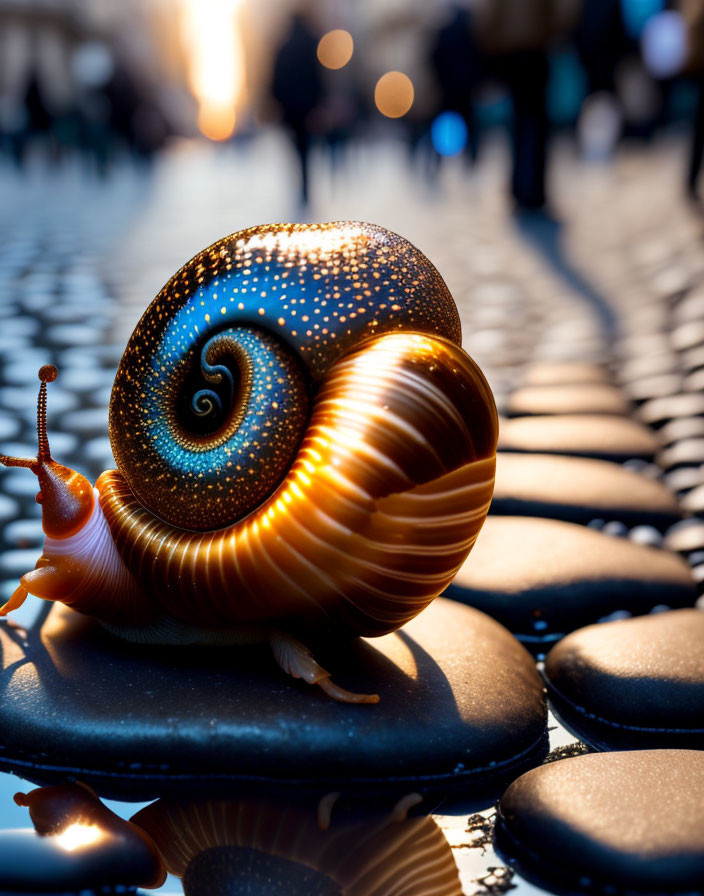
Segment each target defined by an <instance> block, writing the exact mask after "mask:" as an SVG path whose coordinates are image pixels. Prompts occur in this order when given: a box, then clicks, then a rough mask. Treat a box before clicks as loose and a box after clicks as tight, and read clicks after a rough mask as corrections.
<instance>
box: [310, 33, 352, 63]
mask: <svg viewBox="0 0 704 896" xmlns="http://www.w3.org/2000/svg"><path fill="white" fill-rule="evenodd" d="M353 52H354V41H353V40H352V35H351V34H350V33H349V31H345V30H344V29H342V28H336V29H335V30H334V31H328V33H327V34H324V35H323V36H322V37H321V38H320V41H319V43H318V60H319V62H320V63H321V65H324V66H325V68H333V69H337V68H343V67H344V66H345V65H347V63H348V62H349V61H350V59H351V58H352V53H353Z"/></svg>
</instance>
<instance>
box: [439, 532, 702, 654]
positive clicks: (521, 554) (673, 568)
mask: <svg viewBox="0 0 704 896" xmlns="http://www.w3.org/2000/svg"><path fill="white" fill-rule="evenodd" d="M445 594H446V595H447V596H448V597H451V598H453V599H455V600H458V601H462V602H463V603H466V604H469V605H470V606H474V607H477V608H478V609H480V610H483V611H484V612H485V613H490V614H491V615H492V616H494V618H496V619H498V620H499V621H500V622H501V623H502V624H503V625H505V626H506V627H507V628H509V629H510V630H511V631H512V632H514V633H515V634H516V635H517V636H518V637H519V638H520V639H521V640H523V641H524V642H525V643H526V644H535V645H542V644H544V643H549V642H550V640H554V639H556V638H557V637H559V636H561V635H562V634H564V633H566V632H570V631H573V630H574V629H576V628H579V627H580V626H582V625H585V624H587V623H591V622H596V621H597V620H598V619H600V618H601V617H602V616H606V615H608V614H610V613H613V612H615V611H619V610H626V611H628V612H629V613H647V612H649V611H650V610H651V609H652V608H653V607H656V606H661V605H667V606H672V607H679V606H691V605H692V604H693V603H694V601H695V600H696V587H695V583H694V579H693V578H692V574H691V572H690V569H689V566H688V565H687V564H686V563H685V562H684V561H683V560H682V559H681V558H680V557H678V556H677V555H676V554H674V553H670V552H667V551H662V550H660V549H655V548H649V547H644V546H642V545H638V544H634V543H632V542H630V541H627V540H625V539H621V538H613V537H610V536H609V535H605V534H603V533H601V532H597V531H594V530H592V529H589V528H586V527H583V526H578V525H574V524H572V523H564V522H560V521H556V520H547V519H537V518H533V517H499V516H494V517H492V516H490V517H489V519H487V521H486V523H485V524H484V528H483V530H482V534H481V537H480V538H479V539H478V540H477V543H476V545H475V547H474V549H473V551H472V553H471V554H470V557H469V559H468V560H467V561H466V562H465V564H464V566H462V567H461V568H460V571H459V572H458V573H457V576H456V577H455V579H454V581H453V583H452V584H451V585H450V587H449V588H448V589H447V590H446V592H445Z"/></svg>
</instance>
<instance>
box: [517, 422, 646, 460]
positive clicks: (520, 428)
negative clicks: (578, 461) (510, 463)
mask: <svg viewBox="0 0 704 896" xmlns="http://www.w3.org/2000/svg"><path fill="white" fill-rule="evenodd" d="M659 448H660V442H659V440H658V439H657V437H656V436H655V435H654V434H653V433H652V432H651V431H650V430H649V429H647V428H646V427H645V426H643V425H641V424H640V423H638V422H637V421H635V420H631V419H629V418H625V417H609V416H602V415H598V414H570V415H565V416H557V415H556V416H536V417H515V418H513V419H510V420H502V421H501V425H500V431H499V449H500V450H503V451H522V452H539V453H548V454H566V455H577V456H581V457H594V458H600V459H602V460H610V461H617V462H620V461H626V460H630V459H631V458H643V459H644V460H652V459H653V458H654V457H655V454H656V453H657V451H658V449H659Z"/></svg>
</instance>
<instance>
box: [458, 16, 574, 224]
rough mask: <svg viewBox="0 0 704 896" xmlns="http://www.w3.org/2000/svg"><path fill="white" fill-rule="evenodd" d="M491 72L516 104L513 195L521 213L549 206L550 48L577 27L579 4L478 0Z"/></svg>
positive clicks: (480, 27)
mask: <svg viewBox="0 0 704 896" xmlns="http://www.w3.org/2000/svg"><path fill="white" fill-rule="evenodd" d="M475 9H476V21H477V28H478V34H479V38H480V42H481V45H482V47H483V48H484V50H485V52H486V55H487V57H488V60H489V65H490V69H491V71H492V72H493V74H495V75H496V76H497V77H498V78H499V79H500V80H502V81H503V82H504V83H505V84H506V86H507V87H508V91H509V94H510V96H511V100H512V103H513V128H512V141H511V148H512V174H511V195H512V196H513V199H514V201H515V202H516V205H517V207H518V208H519V209H538V208H542V207H543V206H544V205H545V202H546V195H545V172H546V166H547V151H548V136H549V133H548V130H549V126H548V113H547V83H548V74H549V65H548V49H549V47H550V45H551V44H552V42H553V41H554V40H555V39H556V38H557V37H559V36H560V35H562V34H564V33H565V32H566V31H567V30H568V29H569V28H570V27H571V26H572V25H573V24H574V22H575V19H576V17H577V14H578V12H579V0H475Z"/></svg>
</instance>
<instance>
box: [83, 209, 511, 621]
mask: <svg viewBox="0 0 704 896" xmlns="http://www.w3.org/2000/svg"><path fill="white" fill-rule="evenodd" d="M228 266H229V267H228ZM226 270H230V271H231V272H232V277H231V278H230V279H229V280H227V279H226V277H225V274H224V271H226ZM286 272H288V276H287V277H284V274H286ZM277 277H278V278H279V279H278V280H277V279H275V278H277ZM281 278H283V284H285V285H283V284H282V280H281ZM274 287H276V289H274ZM262 293H265V294H266V295H264V296H262ZM272 293H273V294H274V295H275V300H272V301H271V302H268V301H267V302H266V303H265V299H269V298H270V296H271V294H272ZM367 293H369V295H367ZM216 294H217V297H216ZM231 297H234V301H232V302H231V301H230V298H231ZM213 302H216V303H217V310H218V314H220V316H221V317H222V322H221V323H219V325H218V326H217V327H216V328H215V329H214V330H213V329H210V330H207V329H206V331H205V333H203V334H202V338H200V341H199V339H195V340H194V341H195V342H196V343H197V351H196V350H195V349H194V348H193V345H192V344H190V343H189V338H190V337H191V336H193V334H196V333H198V335H199V337H200V335H201V323H200V322H198V323H197V322H196V317H198V316H200V317H198V320H199V321H200V320H201V318H202V320H203V321H205V317H206V315H207V316H209V317H210V321H209V322H208V321H205V323H212V319H213V317H214V307H215V306H214V305H213ZM240 305H242V306H243V307H242V308H239V311H238V306H240ZM348 306H349V307H348ZM208 308H210V311H208V310H206V309H208ZM349 308H352V309H354V310H353V311H350V310H349ZM221 309H224V311H221ZM316 309H317V312H318V313H316ZM343 310H344V311H345V313H342V312H343ZM237 312H238V313H239V314H240V315H241V319H239V318H238V316H237ZM293 312H295V314H294V313H293ZM230 315H232V316H230ZM304 318H306V320H304ZM328 318H329V319H328ZM280 320H283V323H279V321H280ZM298 320H301V322H302V324H303V325H304V326H306V327H307V329H305V330H299V329H298V326H299V325H298V323H297V321H298ZM318 321H319V323H318ZM277 327H278V331H277ZM459 337H460V333H459V321H458V318H457V311H456V308H455V306H454V302H453V301H452V298H451V296H450V295H449V293H448V292H447V288H446V287H445V285H444V283H443V282H442V280H441V278H440V276H439V275H438V274H437V272H436V271H435V269H434V268H433V267H432V265H431V264H430V262H428V261H427V259H425V258H424V256H422V255H421V254H420V253H419V252H418V251H417V250H416V249H414V248H413V247H412V246H411V245H410V244H409V243H407V242H406V241H405V240H402V239H401V238H400V237H397V236H395V235H394V234H390V233H389V232H388V231H385V230H383V229H381V228H376V227H372V226H370V225H362V224H359V225H357V224H354V225H350V224H330V225H317V226H303V225H291V226H284V225H276V226H273V227H270V228H257V229H254V230H250V231H244V232H242V233H240V234H235V235H233V236H232V237H228V238H226V239H225V240H223V241H221V242H220V243H217V244H216V245H215V246H214V247H211V249H209V250H206V251H205V252H204V253H201V255H199V256H197V257H196V258H195V259H194V260H193V261H192V262H189V264H188V265H186V266H185V267H184V268H183V269H182V270H181V271H180V272H179V273H178V274H176V275H175V277H174V278H173V279H172V280H171V281H170V283H169V284H167V286H166V287H165V288H164V290H162V292H161V293H160V294H159V296H158V297H157V299H155V301H154V302H153V303H152V306H150V309H148V311H147V313H146V314H145V316H144V317H143V318H142V320H141V321H140V324H139V325H138V327H137V330H136V331H135V334H134V336H133V337H132V339H131V340H130V343H129V344H128V347H127V350H126V352H125V356H124V357H123V360H122V362H121V365H120V369H119V371H118V377H117V380H116V385H115V389H114V392H113V401H112V405H111V437H112V440H113V450H114V452H115V455H116V459H117V461H118V466H119V468H120V469H119V472H118V471H109V472H107V473H104V474H103V476H102V477H101V478H100V480H99V481H98V483H97V486H98V489H99V491H100V495H101V497H100V502H101V508H102V510H103V513H104V515H105V519H106V520H107V522H108V525H109V527H110V530H111V532H112V535H113V539H114V541H115V544H116V546H117V548H118V551H119V552H120V554H121V556H122V559H123V561H124V562H125V564H126V566H127V568H128V569H129V570H130V572H131V573H132V575H133V576H134V577H135V578H136V580H137V581H138V582H139V583H140V585H141V586H142V587H143V588H144V589H145V591H147V592H149V593H151V594H152V595H153V596H154V597H155V598H156V600H157V601H158V602H159V603H161V605H162V606H163V607H164V608H165V609H166V610H168V612H169V613H171V614H172V615H173V616H175V617H177V618H179V619H181V620H184V621H186V622H188V623H190V624H195V625H197V626H200V627H204V626H221V625H236V624H239V623H242V622H264V623H274V622H275V623H279V622H288V623H289V624H290V625H291V626H294V627H295V626H297V627H299V628H308V627H315V628H321V627H341V628H343V629H345V630H347V631H351V632H355V633H359V634H369V635H378V634H383V633H385V632H388V631H392V630H395V629H396V628H398V627H400V626H401V625H403V624H404V623H405V622H407V621H408V620H409V619H411V618H412V617H413V616H415V615H416V614H417V613H418V612H420V611H421V610H422V609H423V608H424V607H425V606H427V604H428V603H429V602H430V601H431V600H432V599H433V598H434V597H436V596H437V595H438V594H439V593H440V592H441V591H442V590H443V589H444V588H445V587H446V586H447V584H448V583H449V582H450V581H451V579H452V578H453V576H454V574H455V572H456V571H457V569H458V568H459V566H460V565H461V564H462V562H463V561H464V559H465V557H466V555H467V553H468V552H469V550H470V549H471V547H472V545H473V543H474V540H475V539H476V537H477V534H478V532H479V529H480V528H481V525H482V523H483V521H484V519H485V517H486V513H487V511H488V507H489V503H490V501H491V495H492V491H493V482H494V466H495V455H496V441H497V435H498V423H497V416H496V409H495V406H494V401H493V397H492V394H491V390H490V389H489V386H488V385H487V383H486V380H485V379H484V377H483V375H482V373H481V371H480V370H479V368H478V367H477V366H476V365H475V364H474V362H473V361H472V360H471V358H469V356H468V355H467V354H466V353H465V352H464V351H463V350H462V349H461V348H460V347H459V344H458V343H459ZM179 340H180V341H179ZM243 346H244V348H243ZM265 352H269V355H268V356H267V357H268V358H269V360H268V361H267V364H266V365H265V366H264V368H263V369H264V374H263V376H264V379H263V380H261V381H259V385H257V384H256V382H255V380H254V377H255V376H256V373H255V372H253V371H252V367H253V362H254V360H257V359H261V357H262V353H265ZM238 353H239V354H238ZM228 356H229V358H230V359H232V358H233V357H234V359H235V361H234V364H233V363H230V361H228ZM194 363H195V366H196V367H197V366H198V365H200V371H199V372H198V373H197V374H194V373H193V371H192V367H193V365H194ZM188 365H191V366H190V367H189V366H188ZM223 367H227V370H222V369H221V368H223ZM184 368H188V369H186V370H185V372H184ZM271 370H274V371H275V374H274V375H273V377H274V379H275V381H276V382H275V383H273V384H272V386H271V388H266V386H267V381H266V378H267V376H270V374H269V373H268V371H271ZM201 374H202V376H203V379H204V384H198V383H196V379H197V376H200V375H201ZM174 376H175V378H176V380H177V381H178V382H179V383H180V384H183V383H189V384H191V385H192V386H193V388H192V389H191V392H189V394H188V399H187V400H188V402H192V401H193V396H194V395H195V396H196V402H198V401H200V402H202V404H203V405H204V406H207V405H208V402H210V401H211V395H210V391H209V390H215V391H216V392H217V391H218V390H220V393H219V394H218V397H217V398H216V399H212V401H213V402H214V403H215V404H218V402H220V404H219V405H218V407H222V406H224V407H225V409H226V410H225V415H224V417H222V418H219V419H218V421H217V426H216V427H215V428H213V430H212V432H206V433H205V434H203V433H201V434H196V435H195V436H193V435H192V434H188V433H187V434H186V435H187V437H188V438H190V439H191V441H195V442H198V439H200V440H201V443H200V444H196V447H195V450H192V451H188V452H187V451H186V450H185V449H184V447H183V440H181V441H178V444H177V447H176V448H173V446H170V445H169V444H167V445H166V448H161V447H160V445H159V444H158V443H160V442H161V441H164V440H167V441H168V438H170V437H171V435H172V434H173V432H174V431H176V434H177V435H179V432H178V427H179V426H180V425H181V424H180V422H179V421H178V420H177V419H176V418H175V416H174V415H175V413H176V412H175V411H174V408H176V409H178V407H179V404H178V403H179V401H180V402H181V405H180V407H183V402H184V399H183V397H182V396H181V397H179V395H178V394H176V392H172V391H170V390H173V388H174V387H173V385H172V383H171V380H170V377H174ZM248 377H249V380H248ZM241 382H244V384H245V389H247V388H248V389H249V390H250V391H249V393H248V394H249V396H250V397H249V398H248V399H246V400H244V401H242V400H241V399H235V400H234V401H233V400H232V398H231V396H230V393H233V394H234V393H236V388H235V387H237V385H238V383H241ZM282 382H283V385H282ZM252 383H254V385H252ZM196 387H197V388H196ZM259 392H262V393H263V398H262V399H261V401H260V403H259V404H257V401H258V399H257V395H258V394H259ZM271 392H275V393H276V395H277V396H278V397H277V398H275V399H272V398H271V397H270V393H271ZM199 393H200V394H199ZM222 394H224V395H225V399H224V400H223V399H222V398H221V395H222ZM252 396H254V397H253V398H252ZM228 402H230V404H228ZM159 403H161V405H162V410H159V408H158V407H157V405H158V404H159ZM274 403H275V404H277V405H278V408H274V407H273V404H274ZM163 408H167V409H169V408H170V409H171V410H167V411H164V410H163ZM252 409H253V410H252ZM279 410H282V413H281V414H279V415H278V416H277V414H276V413H275V412H277V411H279ZM159 414H161V417H159ZM228 415H229V416H228ZM248 415H249V419H250V421H251V422H250V424H248V423H247V422H246V421H247V419H248ZM269 415H271V416H269ZM291 420H292V421H293V423H294V426H293V430H294V431H293V435H290V434H289V433H288V432H287V433H286V434H284V435H281V436H280V437H279V436H277V435H276V433H277V432H279V429H278V428H277V427H279V426H280V427H281V430H282V432H283V429H284V428H285V424H287V423H288V422H289V421H291ZM155 421H157V422H155ZM233 421H234V422H233ZM243 421H244V422H243ZM248 426H250V429H247V427H248ZM255 426H258V427H259V428H258V429H256V430H254V427H255ZM150 427H151V428H152V429H150ZM154 427H156V430H154ZM243 429H244V441H246V442H247V445H245V447H244V448H242V447H241V445H240V444H239V441H240V440H241V439H242V438H243ZM269 429H271V430H273V432H274V435H272V437H271V438H270V439H268V440H267V438H266V436H267V431H268V430H269ZM223 433H226V434H227V438H223V437H222V436H223ZM253 433H254V435H253ZM154 436H156V438H155V437H154ZM184 439H185V440H186V441H187V439H186V437H184ZM228 440H229V441H228ZM254 442H259V443H261V442H264V443H265V444H264V445H263V446H261V447H263V455H262V456H264V457H266V458H267V460H266V461H262V462H261V464H263V465H264V466H265V467H267V469H266V470H264V472H263V473H262V475H261V476H259V475H258V470H259V469H260V466H261V464H260V461H259V455H255V457H253V458H250V459H249V460H250V462H249V465H247V466H244V470H243V474H242V477H241V481H240V484H238V483H237V481H235V482H234V486H233V484H232V481H233V480H237V477H236V476H234V475H233V467H235V468H236V467H237V462H235V463H233V462H232V461H233V458H235V457H237V456H238V455H237V452H238V451H245V452H246V453H247V455H249V454H251V453H254V452H253V451H252V446H253V444H254ZM216 443H217V444H216ZM164 451H165V452H166V454H167V455H169V452H171V454H170V455H169V456H168V457H167V458H166V460H165V459H164V454H163V452H164ZM267 451H268V453H267ZM160 452H161V453H160ZM184 454H190V455H194V456H195V461H196V466H195V467H191V469H190V470H189V471H188V472H186V473H185V474H184V472H183V470H182V469H180V468H181V467H183V465H184V460H183V458H184ZM174 458H175V459H174ZM188 460H189V463H191V461H192V460H193V457H190V458H189V459H188ZM197 463H202V468H198V466H197ZM258 465H259V466H258ZM268 466H272V467H273V468H274V469H273V470H269V469H268ZM194 470H195V472H194ZM227 480H230V481H227ZM260 480H261V481H260ZM184 483H185V485H184ZM228 489H230V490H232V491H234V492H235V493H238V490H239V498H238V500H239V499H240V498H241V497H242V494H244V498H245V500H244V503H239V504H238V503H237V501H235V503H234V504H233V505H232V506H230V505H228V504H227V501H228V500H229V497H228V494H229V493H228ZM226 493H227V494H226ZM181 495H185V496H186V497H185V498H183V497H180V496H181ZM162 497H165V503H166V510H165V509H164V507H163V506H162V505H161V504H160V503H159V501H160V499H161V498H162ZM152 499H153V500H152ZM225 505H227V506H226V507H225V509H226V512H225V514H224V516H223V515H222V514H221V513H220V511H222V509H223V507H224V506H225ZM174 508H175V510H174ZM179 508H186V509H188V508H194V509H195V515H193V513H192V517H191V520H190V521H189V522H188V523H187V522H184V521H183V520H182V518H181V517H180V516H179ZM173 513H176V518H177V519H179V520H181V522H180V524H176V525H175V524H174V523H173V516H172V514H173ZM193 516H195V519H196V522H195V523H194V522H193ZM213 519H216V520H217V524H213V522H212V520H213ZM194 530H200V531H194Z"/></svg>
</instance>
